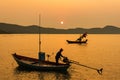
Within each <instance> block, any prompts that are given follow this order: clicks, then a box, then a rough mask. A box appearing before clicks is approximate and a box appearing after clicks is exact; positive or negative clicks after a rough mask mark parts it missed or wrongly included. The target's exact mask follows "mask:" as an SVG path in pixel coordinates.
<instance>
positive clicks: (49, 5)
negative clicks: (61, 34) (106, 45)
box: [0, 0, 120, 28]
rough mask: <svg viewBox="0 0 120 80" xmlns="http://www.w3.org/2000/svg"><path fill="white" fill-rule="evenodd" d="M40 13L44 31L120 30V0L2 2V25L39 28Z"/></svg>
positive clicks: (26, 0)
mask: <svg viewBox="0 0 120 80" xmlns="http://www.w3.org/2000/svg"><path fill="white" fill-rule="evenodd" d="M39 13H40V14H41V17H42V18H41V20H42V21H41V25H42V26H43V27H53V28H76V27H82V28H91V27H104V26H106V25H114V26H118V27H120V0H0V22H7V23H12V24H19V25H25V26H26V25H38V22H39V20H38V19H39ZM61 21H63V22H62V24H61Z"/></svg>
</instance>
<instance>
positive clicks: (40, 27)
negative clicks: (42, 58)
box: [39, 14, 41, 53]
mask: <svg viewBox="0 0 120 80" xmlns="http://www.w3.org/2000/svg"><path fill="white" fill-rule="evenodd" d="M40 28H41V14H39V53H40V52H41V38H40V37H41V36H40V32H41V29H40Z"/></svg>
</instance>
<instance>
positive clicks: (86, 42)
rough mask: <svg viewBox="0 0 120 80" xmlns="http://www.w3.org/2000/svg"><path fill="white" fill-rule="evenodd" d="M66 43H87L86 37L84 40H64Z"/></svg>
mask: <svg viewBox="0 0 120 80" xmlns="http://www.w3.org/2000/svg"><path fill="white" fill-rule="evenodd" d="M66 41H67V42H68V43H78V44H82V43H87V41H88V40H87V39H86V40H85V41H78V40H76V41H70V40H66Z"/></svg>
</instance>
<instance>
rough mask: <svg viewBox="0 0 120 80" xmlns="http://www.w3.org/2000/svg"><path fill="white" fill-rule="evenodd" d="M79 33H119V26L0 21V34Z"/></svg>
mask: <svg viewBox="0 0 120 80" xmlns="http://www.w3.org/2000/svg"><path fill="white" fill-rule="evenodd" d="M39 28H40V33H43V34H81V33H84V32H88V34H120V28H118V27H116V26H110V25H108V26H105V27H103V28H89V29H85V28H73V29H56V28H44V27H39V26H37V25H31V26H21V25H16V24H8V23H0V34H37V33H39Z"/></svg>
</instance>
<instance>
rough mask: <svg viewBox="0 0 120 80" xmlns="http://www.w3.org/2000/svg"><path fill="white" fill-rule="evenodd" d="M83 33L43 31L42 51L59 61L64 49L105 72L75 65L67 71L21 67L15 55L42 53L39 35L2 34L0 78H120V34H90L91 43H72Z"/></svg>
mask: <svg viewBox="0 0 120 80" xmlns="http://www.w3.org/2000/svg"><path fill="white" fill-rule="evenodd" d="M78 37H79V34H42V35H41V50H42V51H43V52H45V53H46V54H49V55H50V60H51V61H55V59H54V56H55V53H56V52H57V51H58V50H59V49H60V48H63V49H64V51H63V53H62V54H63V55H64V56H67V57H68V58H69V59H72V60H75V61H78V62H80V63H81V64H84V65H87V66H90V67H95V68H98V69H100V68H103V74H102V75H99V74H98V73H97V71H95V70H92V69H89V68H85V67H83V66H78V65H75V64H73V65H71V67H70V68H69V69H68V71H67V72H66V73H58V72H38V71H24V70H19V68H18V65H17V63H16V62H15V61H14V59H13V58H12V56H11V54H13V53H17V54H20V55H25V56H29V57H35V58H37V56H38V35H37V34H0V80H119V79H120V42H119V41H120V35H119V34H88V36H87V38H88V43H87V44H82V45H80V44H68V43H67V42H66V40H76V39H77V38H78Z"/></svg>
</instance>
